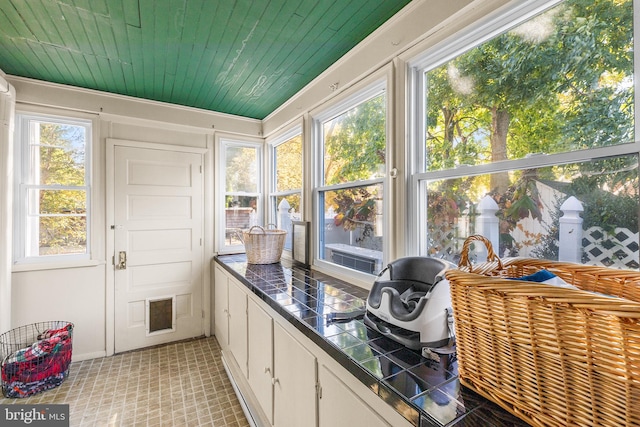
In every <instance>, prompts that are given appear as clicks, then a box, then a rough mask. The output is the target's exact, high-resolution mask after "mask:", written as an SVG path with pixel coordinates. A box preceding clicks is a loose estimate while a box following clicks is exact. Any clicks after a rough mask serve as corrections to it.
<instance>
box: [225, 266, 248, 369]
mask: <svg viewBox="0 0 640 427" xmlns="http://www.w3.org/2000/svg"><path fill="white" fill-rule="evenodd" d="M228 283H229V349H230V350H231V353H232V354H233V357H234V358H235V359H236V362H237V363H238V366H239V367H240V370H241V371H242V373H243V374H244V376H245V377H246V376H247V356H248V352H247V294H246V293H245V292H244V290H242V287H241V286H242V285H240V284H239V283H236V281H235V280H234V279H232V278H229V281H228Z"/></svg>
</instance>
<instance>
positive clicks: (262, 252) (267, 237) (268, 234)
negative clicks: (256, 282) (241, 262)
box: [242, 225, 287, 264]
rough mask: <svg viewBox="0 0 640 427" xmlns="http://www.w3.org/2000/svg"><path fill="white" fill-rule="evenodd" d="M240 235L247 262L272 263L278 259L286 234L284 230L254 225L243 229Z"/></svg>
mask: <svg viewBox="0 0 640 427" xmlns="http://www.w3.org/2000/svg"><path fill="white" fill-rule="evenodd" d="M242 235H243V241H244V247H245V250H246V252H247V262H248V263H249V264H273V263H276V262H279V261H280V257H281V256H282V250H283V249H284V241H285V238H286V236H287V232H286V231H285V230H276V229H265V228H263V227H260V226H259V225H254V226H253V227H251V228H250V229H249V230H246V231H243V232H242Z"/></svg>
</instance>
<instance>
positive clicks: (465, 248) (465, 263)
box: [458, 234, 503, 273]
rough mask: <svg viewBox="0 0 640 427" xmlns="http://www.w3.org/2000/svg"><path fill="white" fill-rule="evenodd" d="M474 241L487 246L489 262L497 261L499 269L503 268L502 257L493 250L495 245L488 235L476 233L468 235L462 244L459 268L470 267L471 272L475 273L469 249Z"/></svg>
mask: <svg viewBox="0 0 640 427" xmlns="http://www.w3.org/2000/svg"><path fill="white" fill-rule="evenodd" d="M473 242H482V243H484V245H485V246H486V247H487V262H491V261H497V263H498V265H497V269H498V270H502V269H503V267H502V261H501V260H500V257H498V255H496V253H495V252H494V251H493V245H492V244H491V242H490V241H489V239H487V238H486V237H484V236H482V235H480V234H474V235H472V236H469V237H467V239H466V240H465V241H464V244H463V245H462V251H461V252H460V262H459V263H458V267H459V268H468V269H469V273H473V267H472V266H471V261H470V260H469V249H470V248H471V244H472V243H473Z"/></svg>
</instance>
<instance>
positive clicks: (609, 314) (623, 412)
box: [446, 236, 640, 427]
mask: <svg viewBox="0 0 640 427" xmlns="http://www.w3.org/2000/svg"><path fill="white" fill-rule="evenodd" d="M478 240H481V241H483V242H485V244H486V245H488V246H490V243H489V242H488V241H487V240H486V239H484V238H482V237H479V236H473V238H471V239H470V240H468V241H467V242H465V245H464V246H463V252H462V254H461V255H462V259H461V263H460V267H461V268H460V269H458V270H451V271H449V272H447V275H446V277H447V279H449V281H450V283H451V295H452V303H453V312H454V318H455V325H456V338H457V352H458V360H459V369H458V371H459V375H460V381H461V382H462V384H463V385H465V386H467V387H469V388H471V389H473V390H475V391H476V392H478V393H479V394H481V395H483V396H485V397H486V398H488V399H490V400H492V401H494V402H496V403H497V404H499V405H500V406H502V407H503V408H505V409H506V410H508V411H509V412H511V413H513V414H514V415H516V416H518V417H520V418H521V419H523V420H525V421H526V422H528V423H529V424H531V425H534V426H616V427H617V426H638V425H640V303H639V301H640V273H638V272H636V271H625V270H615V269H610V268H604V267H597V266H586V265H580V264H573V263H566V262H554V261H546V260H539V259H528V258H513V259H505V260H502V262H501V263H500V264H501V265H500V267H497V264H496V263H495V262H494V263H489V264H490V265H492V267H491V268H486V265H487V264H486V263H485V264H480V265H478V266H474V268H475V267H479V268H476V270H477V271H480V272H481V273H482V274H478V273H474V272H469V270H471V269H472V267H471V264H470V263H469V260H468V250H469V245H468V244H467V243H471V242H472V241H478ZM490 252H492V251H491V249H490ZM541 269H547V270H549V271H551V272H552V273H554V274H556V275H557V276H559V277H561V278H562V279H563V280H564V281H565V282H567V283H569V284H571V285H574V286H576V287H577V288H579V289H571V288H562V287H557V286H553V285H548V284H543V283H534V282H526V281H521V280H507V279H506V278H504V277H501V276H505V277H511V278H518V277H522V276H525V275H529V274H532V273H534V272H536V271H539V270H541ZM465 270H466V271H465ZM496 275H497V276H496ZM601 294H605V295H601Z"/></svg>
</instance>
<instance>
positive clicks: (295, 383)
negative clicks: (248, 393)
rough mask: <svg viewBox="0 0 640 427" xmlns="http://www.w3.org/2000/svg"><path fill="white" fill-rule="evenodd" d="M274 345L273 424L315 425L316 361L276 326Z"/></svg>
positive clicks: (288, 425) (288, 426)
mask: <svg viewBox="0 0 640 427" xmlns="http://www.w3.org/2000/svg"><path fill="white" fill-rule="evenodd" d="M273 331H274V335H273V345H274V348H275V349H276V351H275V353H274V355H275V357H274V360H273V362H274V363H273V369H274V371H273V374H274V411H273V412H274V414H273V418H274V425H275V426H276V427H299V426H315V425H316V413H317V409H316V382H317V375H316V371H317V368H316V366H317V364H316V358H315V356H314V355H313V354H311V353H310V352H309V350H307V349H306V348H305V347H303V346H302V344H300V342H298V341H297V340H296V339H295V338H293V337H292V336H291V335H290V334H289V333H287V332H286V331H285V330H284V329H283V328H282V327H281V326H280V325H278V324H277V323H276V325H275V327H274V330H273Z"/></svg>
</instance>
